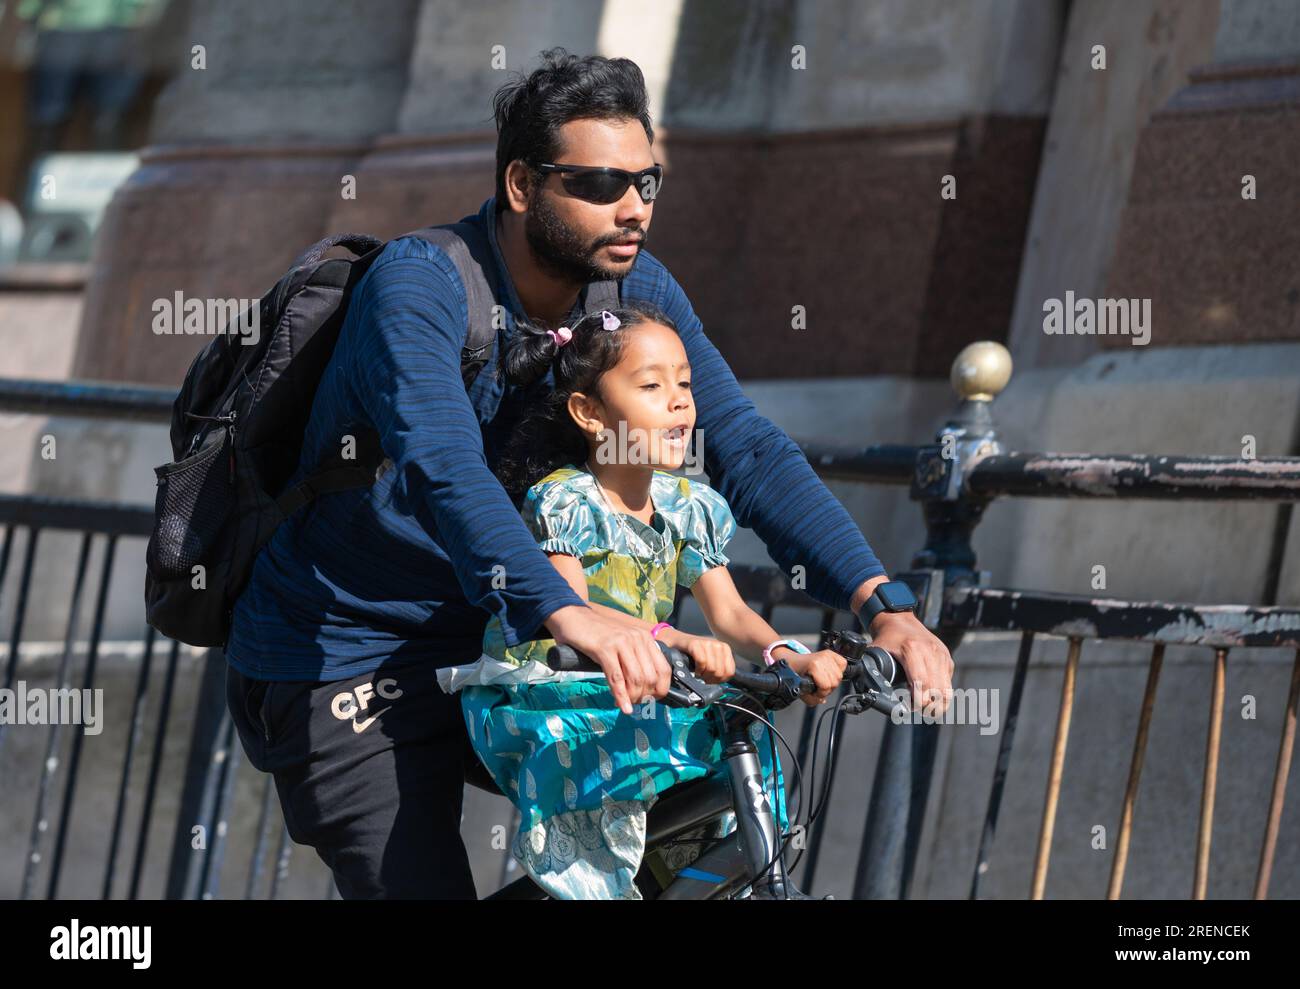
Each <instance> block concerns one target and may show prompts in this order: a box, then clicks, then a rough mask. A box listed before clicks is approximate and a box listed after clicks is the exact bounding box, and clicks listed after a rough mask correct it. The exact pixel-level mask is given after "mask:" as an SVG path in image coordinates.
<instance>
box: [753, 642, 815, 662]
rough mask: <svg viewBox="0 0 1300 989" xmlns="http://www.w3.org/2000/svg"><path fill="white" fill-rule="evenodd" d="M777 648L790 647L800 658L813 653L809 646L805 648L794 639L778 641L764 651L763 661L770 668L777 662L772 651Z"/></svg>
mask: <svg viewBox="0 0 1300 989" xmlns="http://www.w3.org/2000/svg"><path fill="white" fill-rule="evenodd" d="M777 646H789V647H790V648H791V649H793V650H794V651H795V652H797V653H798V654H799V655H800V656H807V655H808V654H809V653H810V652H812V650H811V649H809V648H808V647H807V646H805V645H804V644H803V643H802V642H797V641H795V640H794V639H777V640H776V641H775V642H773V643H772V644H771V645H770V646H768V647H767V648H766V649H764V650H763V661H764V662H765V663H766V664H767V665H768V666H773V665H775V664H776V662H777V661H776V660H775V659H773V658H772V650H773V649H775V648H776V647H777Z"/></svg>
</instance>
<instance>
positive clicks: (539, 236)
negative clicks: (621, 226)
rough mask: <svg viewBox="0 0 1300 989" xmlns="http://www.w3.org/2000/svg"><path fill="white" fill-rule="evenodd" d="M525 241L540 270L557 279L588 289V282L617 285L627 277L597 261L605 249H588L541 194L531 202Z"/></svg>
mask: <svg viewBox="0 0 1300 989" xmlns="http://www.w3.org/2000/svg"><path fill="white" fill-rule="evenodd" d="M617 236H618V237H620V238H621V237H626V236H628V234H625V233H621V232H620V233H619V234H618V235H617ZM640 236H641V237H642V238H643V240H642V244H643V245H644V237H645V232H644V231H642V232H641V234H640ZM524 237H525V238H526V239H527V241H528V246H529V248H531V249H532V252H533V257H534V258H536V259H537V264H538V267H540V268H541V269H542V270H543V271H545V272H546V273H547V274H548V275H551V276H552V277H554V278H559V279H562V280H564V281H567V282H572V283H574V284H576V285H586V284H587V283H588V282H608V281H614V280H615V279H617V278H622V277H623V275H624V274H625V272H621V271H617V270H614V269H610V268H606V267H605V266H604V265H602V264H600V263H599V262H598V261H596V252H597V251H599V250H600V248H601V247H603V246H605V245H603V244H600V245H597V246H595V247H588V246H587V245H586V244H585V243H583V239H582V236H581V235H580V234H579V233H578V232H577V231H576V230H574V229H573V228H572V227H570V226H569V225H568V224H566V223H565V222H564V221H563V220H562V219H560V216H559V214H557V213H556V212H555V211H554V210H553V209H551V207H550V204H549V203H548V202H547V200H546V197H545V196H544V195H542V194H541V192H540V191H539V192H538V193H537V194H536V195H534V196H533V197H532V198H531V199H530V200H529V203H528V215H527V217H526V218H525V220H524Z"/></svg>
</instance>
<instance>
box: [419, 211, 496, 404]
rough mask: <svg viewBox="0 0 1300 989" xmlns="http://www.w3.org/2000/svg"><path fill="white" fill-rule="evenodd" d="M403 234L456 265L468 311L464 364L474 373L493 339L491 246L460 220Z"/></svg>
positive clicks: (494, 337)
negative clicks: (437, 250)
mask: <svg viewBox="0 0 1300 989" xmlns="http://www.w3.org/2000/svg"><path fill="white" fill-rule="evenodd" d="M403 236H406V237H419V238H420V239H421V240H425V241H428V242H429V243H430V244H434V245H436V246H438V247H441V248H442V249H443V250H444V251H446V252H447V256H448V257H450V258H451V263H452V264H454V265H455V266H456V273H457V274H459V275H460V280H461V284H462V285H464V286H465V303H466V308H467V309H468V311H469V327H468V329H467V332H466V336H465V353H464V363H467V364H470V365H473V370H474V371H475V372H477V370H478V368H479V367H481V366H482V364H483V361H484V360H485V359H486V356H487V355H488V354H489V353H490V352H491V348H492V344H493V343H494V342H495V341H496V326H495V325H494V324H493V321H492V308H493V307H494V306H495V305H496V304H497V289H498V285H497V278H496V264H495V263H494V261H493V259H492V246H491V244H489V243H488V239H487V236H486V235H485V234H484V233H483V231H481V230H479V228H478V227H477V226H474V225H473V224H470V223H464V222H462V223H448V224H445V225H443V226H438V227H424V228H422V229H420V230H412V231H411V232H410V233H408V234H404V235H403ZM467 370H468V369H467ZM466 383H467V384H468V382H466Z"/></svg>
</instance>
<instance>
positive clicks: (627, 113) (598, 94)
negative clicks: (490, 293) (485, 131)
mask: <svg viewBox="0 0 1300 989" xmlns="http://www.w3.org/2000/svg"><path fill="white" fill-rule="evenodd" d="M541 59H542V64H541V66H540V67H539V68H536V69H534V70H533V71H532V72H531V73H530V74H529V75H527V76H524V75H522V74H517V78H516V79H514V80H513V81H511V82H508V83H506V84H505V85H503V86H502V87H501V88H500V89H498V90H497V91H496V94H495V95H494V96H493V97H492V110H493V114H494V116H495V117H496V125H497V193H496V196H497V198H496V205H497V210H498V211H500V210H503V209H504V208H505V202H506V167H507V166H508V165H509V164H510V163H511V162H512V161H514V160H515V159H517V158H518V159H522V160H523V162H524V163H525V164H526V165H528V166H529V168H530V169H532V171H533V177H534V178H535V179H537V180H540V179H541V178H542V173H541V172H538V171H537V170H536V168H535V166H536V165H539V164H541V163H543V162H550V161H554V160H555V158H556V156H557V155H558V154H559V153H560V146H559V144H560V138H559V133H560V127H561V125H563V124H567V123H568V122H569V121H570V120H582V119H591V118H595V119H598V120H620V119H625V118H628V117H632V118H635V119H636V120H639V121H640V122H641V126H642V127H644V128H645V134H646V137H647V138H648V139H649V141H650V143H651V144H654V140H655V132H654V128H653V127H651V125H650V98H649V96H648V95H647V94H646V88H645V77H644V76H643V75H642V74H641V69H640V68H639V67H638V66H637V64H636V63H635V62H633V61H632V60H631V59H628V58H605V57H604V56H603V55H588V56H586V57H585V58H579V57H578V56H577V55H571V54H570V53H569V52H567V51H565V50H564V49H563V48H549V49H547V50H546V51H544V52H542V53H541ZM589 164H596V165H599V164H602V163H601V162H589Z"/></svg>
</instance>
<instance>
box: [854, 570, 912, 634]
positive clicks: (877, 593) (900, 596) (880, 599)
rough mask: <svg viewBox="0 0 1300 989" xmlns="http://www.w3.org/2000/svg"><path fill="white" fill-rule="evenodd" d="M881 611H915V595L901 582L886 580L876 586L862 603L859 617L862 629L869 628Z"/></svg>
mask: <svg viewBox="0 0 1300 989" xmlns="http://www.w3.org/2000/svg"><path fill="white" fill-rule="evenodd" d="M882 611H892V612H896V611H911V612H915V611H916V595H915V594H913V593H912V589H911V588H910V587H908V586H907V585H906V584H905V583H903V581H901V580H887V581H885V583H883V584H878V585H877V586H876V589H875V590H874V591H873V592H872V594H871V597H869V598H867V600H866V601H864V602H863V603H862V611H861V613H860V615H859V617H860V618H861V619H862V627H863V628H870V627H871V623H872V622H873V621H874V620H875V617H876V616H877V615H878V614H880V613H881V612H882Z"/></svg>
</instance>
